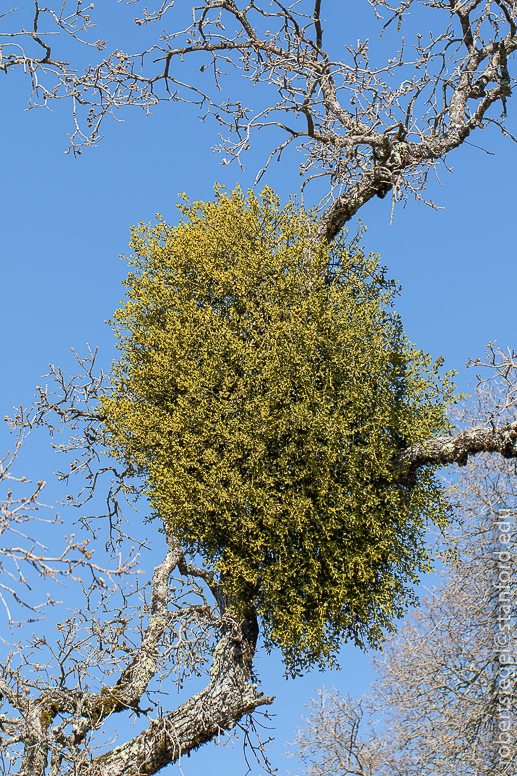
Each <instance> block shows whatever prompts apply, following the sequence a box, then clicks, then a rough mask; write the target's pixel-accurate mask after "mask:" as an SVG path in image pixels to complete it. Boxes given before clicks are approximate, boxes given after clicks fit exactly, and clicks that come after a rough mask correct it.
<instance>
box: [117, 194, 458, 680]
mask: <svg viewBox="0 0 517 776" xmlns="http://www.w3.org/2000/svg"><path fill="white" fill-rule="evenodd" d="M182 213H183V219H182V220H181V221H180V223H179V225H178V226H175V227H171V226H168V225H167V224H165V223H164V222H163V221H162V220H159V221H158V223H157V225H156V226H154V227H151V226H149V227H147V226H145V225H141V226H139V227H138V228H135V229H134V230H133V238H132V249H133V252H134V257H133V258H131V259H130V264H131V266H132V268H133V271H132V272H131V274H130V275H129V277H128V280H127V281H126V288H127V292H128V297H129V299H128V301H127V302H125V303H124V304H123V306H122V307H121V308H120V309H119V310H118V311H117V313H116V315H115V320H116V324H117V326H116V328H117V331H118V336H119V337H120V349H121V350H122V353H123V355H122V358H121V360H120V361H119V362H118V365H117V367H116V372H115V390H114V393H113V394H112V395H111V396H109V397H106V398H105V399H104V409H105V412H106V416H107V427H108V431H109V436H110V439H111V442H110V444H111V450H112V452H113V453H114V454H115V455H116V456H117V457H118V458H119V459H122V460H124V461H125V462H127V463H129V464H130V466H131V467H132V470H133V471H134V472H135V473H136V474H138V475H140V476H143V477H144V478H145V481H146V483H147V493H148V495H149V498H150V501H151V505H152V508H153V511H154V513H156V514H157V515H159V516H160V517H162V518H163V519H164V520H165V521H166V522H167V523H168V524H170V526H172V528H173V529H174V531H175V532H176V534H177V535H178V536H179V537H180V539H181V541H182V542H183V544H184V546H186V547H187V548H188V550H189V551H190V552H192V553H199V554H200V555H201V556H202V557H203V559H204V560H205V561H206V562H207V563H208V564H209V565H210V566H211V567H214V565H215V566H216V567H217V569H218V571H219V573H220V575H221V578H222V580H223V581H224V585H225V586H226V590H227V592H228V593H229V595H230V596H231V599H232V601H233V603H234V608H235V610H236V612H237V614H240V615H243V614H245V612H246V609H247V608H249V607H250V606H254V607H256V609H257V610H258V612H259V615H260V618H261V623H262V630H263V635H264V638H265V641H266V645H267V646H271V645H278V646H279V647H280V649H281V650H282V651H283V654H284V658H285V661H286V665H287V668H288V670H289V671H291V672H293V673H294V672H296V671H298V670H300V669H303V668H306V667H308V666H310V665H312V664H314V663H317V664H319V665H323V664H324V663H326V662H328V661H330V662H331V661H332V657H333V655H334V654H335V652H336V650H337V649H338V648H339V646H340V643H341V642H342V640H343V639H347V638H352V639H353V640H354V641H355V642H356V643H358V644H360V645H361V646H371V645H378V644H379V643H380V642H381V641H382V634H383V629H385V628H387V629H390V628H392V623H393V621H394V619H395V618H397V617H399V616H400V615H401V613H402V612H403V610H404V603H405V601H406V600H407V597H408V595H409V591H408V584H410V583H412V582H413V581H414V579H415V578H416V575H417V573H418V572H419V571H422V570H423V569H425V568H427V566H428V556H427V554H426V551H425V548H424V545H423V535H424V532H425V526H426V524H427V523H428V521H434V522H438V523H440V522H442V523H443V522H444V521H445V519H446V517H445V515H446V510H445V507H444V505H443V503H442V498H441V490H440V487H439V485H438V484H437V482H436V481H435V480H434V478H433V475H432V472H430V471H420V472H419V473H418V474H417V476H416V483H415V484H414V486H413V487H409V486H408V485H407V484H403V483H401V482H399V481H397V477H396V476H395V475H394V474H393V472H392V470H391V467H390V464H391V462H392V461H393V459H394V457H395V456H396V455H397V453H398V452H399V451H401V450H403V449H404V448H406V447H407V446H408V445H411V444H412V443H413V442H416V441H418V440H421V439H425V438H426V437H429V436H432V435H435V434H436V433H438V432H440V431H443V430H444V429H445V428H446V426H447V424H446V421H445V419H444V409H443V408H444V406H445V405H446V404H447V403H450V401H451V400H452V386H451V383H450V381H449V379H448V378H445V379H444V380H442V379H441V378H439V377H438V374H437V366H439V364H438V365H432V364H431V362H430V359H429V357H428V356H427V355H425V354H423V353H421V352H419V351H416V350H414V348H413V347H412V346H411V345H410V344H408V342H407V341H406V339H405V337H404V334H403V331H402V327H401V323H400V320H399V318H398V316H397V315H396V314H395V313H393V312H392V311H391V309H390V305H391V302H392V298H393V296H394V294H395V293H396V289H395V287H394V285H393V283H391V282H389V281H387V280H386V279H385V277H384V274H383V272H382V270H380V269H379V266H378V259H377V257H375V256H373V255H370V256H365V255H364V253H363V252H362V250H361V249H360V248H359V247H358V245H357V244H352V245H351V246H348V247H347V245H346V243H345V242H344V240H343V239H341V240H338V241H337V242H336V243H334V244H333V245H332V246H330V247H328V248H327V247H322V248H320V249H319V250H318V251H317V252H314V251H313V250H312V249H311V248H310V244H309V243H308V240H307V232H308V229H310V228H311V226H312V224H313V221H314V219H313V218H312V216H311V215H310V214H306V213H304V212H302V211H300V210H299V209H297V208H296V207H295V206H294V205H293V204H290V205H288V206H287V207H285V208H284V209H281V208H280V205H279V201H278V199H277V198H276V196H275V195H274V194H273V192H272V191H271V190H270V189H266V190H265V191H264V192H263V193H262V195H261V197H260V198H256V197H255V196H254V195H253V194H248V196H247V197H245V196H244V195H243V194H242V193H241V191H240V190H236V191H234V192H233V193H232V194H225V193H223V192H221V191H217V193H216V199H215V201H214V202H210V203H203V202H198V203H194V204H189V203H186V204H185V205H184V206H183V207H182ZM329 259H330V262H331V265H330V272H329V274H328V275H327V277H326V280H324V279H323V277H324V273H323V269H324V267H325V265H326V264H327V263H328V261H329Z"/></svg>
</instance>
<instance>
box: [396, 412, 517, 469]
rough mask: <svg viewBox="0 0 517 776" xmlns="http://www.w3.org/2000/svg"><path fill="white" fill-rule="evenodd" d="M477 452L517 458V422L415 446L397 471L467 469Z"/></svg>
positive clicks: (403, 455) (476, 427) (399, 463)
mask: <svg viewBox="0 0 517 776" xmlns="http://www.w3.org/2000/svg"><path fill="white" fill-rule="evenodd" d="M477 453H500V454H501V455H502V456H503V458H517V421H515V422H513V423H508V424H507V425H505V426H503V427H502V428H499V429H494V428H488V427H483V426H475V427H474V428H469V429H466V430H465V431H460V432H459V433H458V434H454V435H452V436H447V437H445V436H444V437H436V438H435V439H429V440H426V441H425V442H421V443H419V444H417V445H413V446H412V447H410V448H409V449H408V450H405V451H404V452H403V453H402V455H400V456H399V458H398V460H397V462H396V464H395V467H394V468H395V470H397V471H398V470H401V471H409V472H414V471H415V470H416V469H419V468H421V467H422V466H442V465H445V464H448V463H457V464H458V465H459V466H465V465H466V464H467V462H468V459H469V456H472V455H476V454H477Z"/></svg>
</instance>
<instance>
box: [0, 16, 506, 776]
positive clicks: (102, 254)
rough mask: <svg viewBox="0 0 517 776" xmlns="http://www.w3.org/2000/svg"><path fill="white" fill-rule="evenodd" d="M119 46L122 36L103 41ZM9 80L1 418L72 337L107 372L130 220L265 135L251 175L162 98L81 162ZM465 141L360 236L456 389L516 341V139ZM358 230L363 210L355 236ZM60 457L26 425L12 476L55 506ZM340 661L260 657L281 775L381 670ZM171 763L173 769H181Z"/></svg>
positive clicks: (359, 29) (215, 752) (171, 202)
mask: <svg viewBox="0 0 517 776" xmlns="http://www.w3.org/2000/svg"><path fill="white" fill-rule="evenodd" d="M363 5H364V8H363ZM350 6H353V8H354V10H353V11H351V10H350ZM359 6H361V8H359ZM342 7H343V10H342V11H340V12H339V13H340V14H342V19H341V21H342V22H343V27H342V28H340V35H345V32H346V33H347V34H349V38H350V40H351V41H355V40H356V39H357V38H358V37H360V36H364V35H365V34H368V33H367V32H366V30H368V29H369V27H368V25H369V24H370V22H369V20H370V19H371V10H370V9H369V7H368V6H367V4H366V3H364V4H359V3H354V4H350V3H343V6H342ZM356 8H357V10H355V9H356ZM120 9H122V6H120V5H118V4H117V3H114V2H109V3H107V4H106V6H105V7H104V9H103V13H104V14H106V17H105V21H106V24H107V25H108V26H109V30H108V32H109V33H112V34H113V36H114V35H115V34H116V23H117V19H118V17H117V14H119V13H124V14H125V13H126V10H120ZM134 15H135V14H134V13H132V12H131V14H130V17H133V16H134ZM338 17H339V14H338ZM345 22H346V24H345ZM414 24H416V21H415V22H414ZM333 29H334V35H335V40H334V43H335V45H337V44H338V42H339V41H338V39H337V32H336V28H335V27H333ZM131 34H133V33H131ZM103 37H109V34H107V33H106V34H104V35H103ZM372 37H375V36H372ZM110 40H111V39H110ZM118 45H119V46H121V44H118ZM115 47H117V43H116V41H114V44H113V46H111V44H110V46H109V48H110V49H112V48H115ZM0 86H1V89H2V94H1V99H2V121H1V123H0V154H1V180H2V186H1V194H0V196H1V207H0V221H1V243H0V246H1V247H0V251H1V256H2V304H1V307H0V315H1V329H0V331H1V332H2V337H1V340H0V348H1V364H2V376H3V379H2V380H1V383H0V412H1V415H2V417H3V415H5V414H10V413H11V412H12V407H13V406H14V405H18V404H20V403H22V404H24V405H27V404H29V403H30V402H31V400H32V396H33V393H34V387H35V386H36V385H37V384H39V383H40V382H41V381H40V376H41V375H42V374H44V373H45V372H47V371H48V364H49V363H53V364H57V365H60V366H62V367H63V368H64V369H73V358H72V356H71V352H70V349H71V347H74V348H76V349H77V351H78V352H79V354H81V353H84V352H85V350H86V343H89V344H90V345H91V346H99V348H100V363H101V365H102V366H103V367H104V368H109V365H110V363H111V360H112V358H113V357H114V356H115V351H114V339H113V336H112V333H111V330H110V328H109V326H108V325H106V323H105V320H106V319H107V318H109V317H110V316H111V314H112V313H113V311H114V309H115V308H116V307H117V305H118V304H119V302H120V300H121V299H122V298H123V289H122V287H121V285H120V284H121V281H122V280H123V278H124V277H125V275H126V265H125V263H124V262H123V261H121V260H120V258H119V254H121V253H124V252H127V251H128V249H127V245H128V240H129V228H130V226H131V225H133V224H135V223H137V222H139V221H152V220H153V218H154V216H155V213H157V212H160V213H161V214H162V215H163V216H164V217H165V219H166V220H168V221H170V222H173V223H174V222H175V221H176V220H177V218H178V213H177V210H176V209H175V204H176V202H177V201H178V200H177V193H178V192H186V193H187V195H188V196H189V197H190V198H192V199H208V198H211V196H212V192H213V184H214V182H215V181H218V182H219V183H222V184H225V185H226V186H228V187H233V186H234V185H235V183H236V182H239V183H240V185H241V186H242V187H243V188H246V187H248V186H249V185H251V184H252V182H253V179H254V176H255V173H256V171H257V169H258V168H259V167H260V166H261V163H262V161H263V156H261V154H263V153H265V150H266V149H267V147H268V144H267V142H266V140H262V139H261V141H260V145H258V146H256V147H255V150H253V151H251V152H250V157H249V163H248V166H247V169H246V172H245V173H242V172H240V171H239V170H238V169H237V167H233V166H229V167H224V166H220V164H219V162H220V158H219V157H218V156H217V155H214V154H213V153H212V152H211V150H210V147H211V146H212V145H214V144H215V143H216V141H217V128H216V126H215V122H210V121H208V122H207V123H206V124H202V123H201V122H199V121H198V120H197V118H196V112H195V110H193V109H192V108H189V107H188V106H181V105H177V104H164V105H160V106H158V108H156V109H155V110H154V111H153V115H152V116H150V117H146V116H145V115H144V114H143V113H142V112H141V111H138V110H136V109H135V110H130V111H126V112H125V113H124V114H123V115H122V118H123V119H124V123H115V122H113V121H109V122H107V123H106V124H105V126H104V134H105V139H104V140H103V141H102V143H101V144H100V145H99V146H98V147H97V148H95V149H86V150H85V151H84V153H83V154H82V156H80V157H79V158H77V159H74V157H73V156H72V155H66V154H65V153H64V151H65V149H66V148H67V145H68V143H67V136H66V133H67V132H68V131H70V128H71V120H70V115H69V113H68V109H69V106H67V105H65V104H60V105H58V106H56V109H55V111H53V112H51V111H48V110H43V109H42V110H32V111H29V112H26V111H25V108H26V105H27V98H28V90H29V83H28V80H27V79H26V77H25V76H24V74H23V73H22V72H15V73H13V74H11V75H9V76H8V77H5V76H3V77H2V78H1V79H0ZM233 88H234V89H235V88H237V89H239V84H238V83H237V85H235V83H233ZM514 99H515V98H514ZM508 108H509V118H508V128H509V129H510V130H512V131H513V132H514V133H515V132H516V126H515V115H516V112H515V104H514V103H513V102H512V100H511V99H510V100H509V104H508ZM472 142H474V143H477V144H479V145H482V146H483V147H484V148H486V149H487V150H489V151H490V152H491V154H493V155H488V154H487V153H485V152H484V151H482V150H479V149H477V148H474V147H472V146H464V147H463V148H460V149H459V150H457V151H456V152H455V153H454V154H452V155H451V156H450V157H449V162H450V163H451V165H452V167H453V169H454V173H453V174H452V175H451V174H449V173H447V172H446V171H445V169H443V170H442V174H441V177H442V182H443V187H440V186H439V184H438V183H437V182H436V181H434V180H431V182H430V185H429V189H428V193H429V195H430V197H431V198H432V199H433V200H434V201H435V202H436V204H438V205H440V206H443V207H444V209H443V210H440V211H434V210H432V209H430V208H428V207H425V206H424V205H422V204H418V203H415V202H410V203H409V204H408V205H407V207H406V208H405V209H402V208H398V209H397V210H396V212H395V219H394V223H393V225H391V226H390V225H389V221H390V202H389V197H388V198H386V200H384V201H381V200H378V199H375V200H373V201H372V202H370V203H369V204H368V205H367V206H366V207H365V208H363V209H362V210H361V211H360V218H361V220H362V222H363V223H364V224H365V225H366V226H367V227H368V231H367V232H366V235H365V238H364V245H365V247H366V248H367V249H368V250H373V251H375V252H379V253H380V254H381V260H382V263H383V264H384V265H386V266H387V267H388V268H389V275H390V276H391V277H393V278H396V279H397V280H398V281H400V282H401V284H402V295H401V297H400V299H399V302H398V311H399V312H400V313H401V315H402V318H403V321H404V325H405V329H406V332H407V334H408V336H409V338H410V339H411V340H412V341H414V342H415V343H417V344H418V346H419V347H421V348H422V349H424V350H426V351H428V352H430V353H431V354H432V355H433V356H435V357H437V356H443V357H444V358H445V366H446V368H447V369H457V370H458V371H459V374H458V386H459V388H460V389H462V390H467V388H468V385H469V382H470V380H471V379H473V378H474V375H473V374H471V373H470V372H468V371H467V370H466V369H465V368H464V364H465V362H466V360H467V359H468V358H474V357H477V356H480V355H482V353H483V350H484V347H485V346H486V344H487V343H488V342H489V341H490V340H492V341H493V340H497V342H498V344H499V345H500V346H501V347H504V348H506V347H507V346H509V347H512V346H515V345H516V336H515V311H516V303H515V296H516V286H517V283H516V280H517V278H516V262H515V225H516V221H517V196H516V187H515V180H516V172H517V147H516V146H515V144H513V143H512V142H511V141H510V140H509V139H507V138H503V137H501V136H500V134H498V133H497V132H496V131H493V130H492V129H487V130H484V131H483V132H482V133H481V132H478V133H477V134H476V135H475V136H473V138H472ZM265 182H267V183H269V184H270V185H271V186H273V188H274V189H275V190H276V191H277V193H278V194H280V195H281V196H282V197H283V198H287V197H288V195H289V194H290V193H293V194H296V193H297V186H298V185H299V178H298V176H297V174H296V171H295V169H294V167H293V166H292V165H290V164H289V163H287V164H286V166H283V165H282V164H280V165H274V166H273V167H272V168H271V171H270V174H269V175H268V177H267V178H266V179H265ZM356 226H357V219H356V220H355V221H354V222H352V224H351V231H355V228H356ZM1 433H2V437H1V440H0V441H1V443H2V444H1V449H3V450H7V449H9V447H12V438H10V437H9V435H8V431H7V428H3V429H2V432H1ZM57 465H58V464H57V462H56V459H55V456H54V454H53V452H52V450H51V449H50V446H49V444H48V439H46V438H45V437H44V435H43V434H39V435H33V436H32V438H31V439H30V440H29V443H28V444H27V446H26V448H25V450H24V451H23V455H22V458H21V459H20V466H19V471H20V472H21V471H22V470H23V473H25V474H26V475H27V476H28V477H32V478H34V479H46V480H48V481H49V484H48V486H47V490H46V498H45V500H46V502H47V503H53V502H54V501H55V500H56V498H59V497H60V496H62V495H63V491H62V489H61V490H60V488H59V486H58V485H57V484H56V483H51V482H50V480H51V473H52V471H53V470H54V469H55V468H56V467H57ZM60 514H61V515H62V517H63V518H64V520H65V527H64V528H63V531H64V532H66V533H70V532H71V530H72V528H71V527H70V525H71V522H72V521H73V520H74V519H75V518H76V517H77V515H73V514H69V513H67V512H66V510H64V509H60ZM145 530H146V532H147V531H148V530H149V529H148V527H147V528H146V529H145ZM155 561H156V558H154V559H153V558H152V557H150V558H144V559H143V565H144V567H145V568H149V569H150V568H151V566H152V565H153V563H154V562H155ZM2 617H3V614H2V613H1V612H0V618H2ZM2 627H3V626H2V625H0V629H1V628H2ZM342 666H343V670H342V671H341V672H326V673H324V674H321V673H318V672H313V673H311V674H310V675H308V676H306V677H304V678H302V679H299V680H296V681H292V680H290V681H286V680H285V679H283V678H282V667H281V664H280V661H279V659H278V656H277V655H272V656H270V657H268V656H266V655H265V654H261V655H259V658H258V660H257V668H258V671H259V673H260V675H261V678H262V681H263V689H264V691H265V692H266V693H268V694H274V695H276V696H277V702H276V704H275V706H274V708H273V712H274V713H275V714H276V715H277V716H276V719H275V725H276V743H275V744H274V745H272V746H271V747H270V755H271V757H272V759H273V761H274V763H275V764H276V765H277V766H278V767H279V772H280V773H281V774H283V773H285V772H286V769H289V768H291V769H292V771H293V773H296V764H295V763H294V762H293V761H284V759H283V758H282V757H281V753H282V752H283V750H284V742H285V741H286V740H292V739H293V736H294V731H295V728H296V727H297V725H298V724H300V718H301V716H302V714H303V713H304V703H306V702H307V701H308V700H309V698H310V697H311V695H313V694H314V692H315V690H316V688H318V687H321V686H323V685H325V686H327V687H329V686H332V685H335V686H336V687H338V688H339V689H340V690H341V691H342V692H344V693H347V692H350V693H351V694H353V695H356V694H359V693H361V692H363V691H364V690H365V689H366V688H367V686H368V683H369V681H370V680H371V678H372V674H371V671H370V668H369V662H368V657H367V656H365V655H363V654H361V653H360V652H358V651H357V650H355V649H354V648H352V647H348V646H346V647H344V649H343V653H342ZM129 735H131V733H129ZM175 767H176V766H171V767H170V768H168V769H166V771H164V772H167V773H169V772H170V773H172V772H173V768H175ZM182 769H183V772H184V774H185V776H193V775H194V774H198V773H205V772H207V769H208V772H209V773H211V774H213V775H214V776H217V775H218V774H223V773H225V774H228V773H231V774H236V775H237V774H244V773H245V772H246V766H245V763H244V761H243V759H242V756H241V754H240V750H239V745H238V744H237V747H236V750H235V751H234V752H229V751H228V750H225V749H221V748H218V747H214V746H213V745H211V744H210V745H207V746H205V747H203V749H202V750H200V751H199V752H197V753H195V754H194V755H193V756H192V757H191V758H188V759H186V760H184V761H183V762H182ZM261 772H262V771H261V769H260V768H256V767H254V768H253V771H252V773H253V774H254V776H255V775H256V774H259V773H261Z"/></svg>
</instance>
